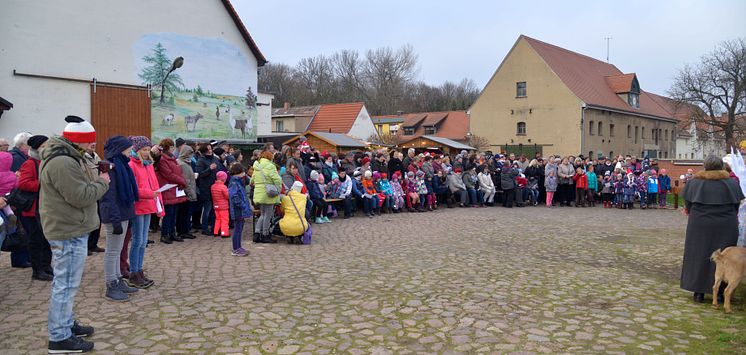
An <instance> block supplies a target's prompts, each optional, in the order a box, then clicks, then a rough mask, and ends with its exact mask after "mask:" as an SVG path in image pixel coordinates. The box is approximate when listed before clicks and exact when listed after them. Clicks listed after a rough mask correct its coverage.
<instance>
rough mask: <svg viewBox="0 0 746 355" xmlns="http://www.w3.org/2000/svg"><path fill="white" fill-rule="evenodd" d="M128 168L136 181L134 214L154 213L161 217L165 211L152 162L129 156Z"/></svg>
mask: <svg viewBox="0 0 746 355" xmlns="http://www.w3.org/2000/svg"><path fill="white" fill-rule="evenodd" d="M130 168H131V169H132V172H133V173H134V174H135V181H137V193H138V195H139V196H138V197H139V199H138V200H137V201H135V214H136V215H138V216H142V215H146V214H151V213H155V214H157V215H158V217H163V216H164V215H165V214H166V212H165V210H164V209H163V196H162V195H161V193H160V192H159V193H158V194H157V195H155V194H154V192H155V191H158V189H159V188H160V185H159V184H158V178H157V177H156V176H155V169H153V164H152V163H145V164H143V162H142V161H141V160H140V159H136V158H130Z"/></svg>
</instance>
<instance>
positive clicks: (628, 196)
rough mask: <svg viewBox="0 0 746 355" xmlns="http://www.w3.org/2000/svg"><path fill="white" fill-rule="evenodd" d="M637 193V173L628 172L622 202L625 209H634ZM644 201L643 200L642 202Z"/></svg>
mask: <svg viewBox="0 0 746 355" xmlns="http://www.w3.org/2000/svg"><path fill="white" fill-rule="evenodd" d="M636 193H637V183H636V182H635V175H634V174H632V173H628V174H627V181H626V182H625V184H624V198H623V200H622V203H623V204H624V208H625V209H632V208H633V206H634V203H635V194H636ZM641 203H642V202H641Z"/></svg>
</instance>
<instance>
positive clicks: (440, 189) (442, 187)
mask: <svg viewBox="0 0 746 355" xmlns="http://www.w3.org/2000/svg"><path fill="white" fill-rule="evenodd" d="M433 191H435V193H436V194H444V193H446V192H448V186H446V184H445V183H442V182H441V181H440V177H438V176H433Z"/></svg>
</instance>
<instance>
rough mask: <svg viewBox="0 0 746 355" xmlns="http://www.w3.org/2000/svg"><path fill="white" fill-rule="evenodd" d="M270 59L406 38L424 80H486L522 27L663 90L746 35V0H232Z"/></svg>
mask: <svg viewBox="0 0 746 355" xmlns="http://www.w3.org/2000/svg"><path fill="white" fill-rule="evenodd" d="M232 3H233V5H234V6H235V7H236V9H237V11H238V13H239V15H240V16H241V19H242V20H243V21H244V23H245V25H246V27H247V28H248V30H249V32H251V35H252V37H253V38H254V40H255V41H256V42H257V44H258V46H259V48H260V50H261V51H262V52H263V53H264V55H265V56H266V57H267V59H268V60H269V61H270V62H272V63H286V64H291V65H294V64H295V63H297V62H298V60H299V59H301V58H304V57H311V56H316V55H319V54H331V53H334V52H335V51H338V50H341V49H356V50H358V51H360V52H361V53H362V52H364V51H365V50H367V49H371V48H377V47H383V46H389V47H393V48H397V47H400V46H402V45H405V44H411V45H412V46H413V47H414V49H415V52H416V53H417V54H418V55H419V66H420V68H419V69H420V70H419V77H420V79H421V80H423V81H425V82H427V83H429V84H434V85H437V84H440V83H442V82H444V81H446V80H450V81H454V82H458V81H459V80H461V79H462V78H471V79H472V80H474V82H475V83H476V84H477V85H478V86H479V87H480V89H481V88H482V87H483V86H484V84H486V83H487V81H488V80H489V78H490V77H491V76H492V74H493V73H494V71H495V69H497V66H498V65H499V64H500V62H501V61H502V59H503V58H504V57H505V55H506V54H507V53H508V51H509V50H510V48H511V47H512V46H513V43H514V42H515V41H516V39H517V38H518V36H519V35H520V34H525V35H527V36H530V37H533V38H536V39H539V40H542V41H544V42H548V43H551V44H554V45H557V46H560V47H563V48H566V49H569V50H572V51H575V52H579V53H582V54H585V55H588V56H591V57H594V58H597V59H600V60H605V59H606V41H605V40H604V37H607V36H611V37H613V39H612V40H611V50H610V59H611V60H610V61H611V63H612V64H614V65H616V66H617V67H618V68H619V69H620V70H621V71H623V72H625V73H628V72H635V73H637V77H638V80H639V81H640V86H641V87H642V89H643V90H646V91H651V92H654V93H661V94H663V93H665V92H666V91H667V90H668V88H669V87H670V85H671V82H672V79H673V76H674V75H675V74H676V70H677V69H678V68H681V67H682V66H684V64H686V63H695V62H697V61H698V59H699V57H700V56H701V55H702V54H704V53H707V52H709V51H711V50H712V49H713V48H714V46H715V45H716V44H717V43H718V42H721V41H724V40H728V39H734V38H737V37H746V22H744V14H746V1H744V0H700V1H691V0H685V1H637V0H629V1H614V2H611V1H556V0H555V1H512V2H508V1H486V0H483V1H476V0H475V1H471V0H461V1H439V0H431V1H425V0H416V1H415V0H396V1H392V0H374V1H350V0H316V1H309V0H270V1H267V0H263V1H258V0H233V1H232Z"/></svg>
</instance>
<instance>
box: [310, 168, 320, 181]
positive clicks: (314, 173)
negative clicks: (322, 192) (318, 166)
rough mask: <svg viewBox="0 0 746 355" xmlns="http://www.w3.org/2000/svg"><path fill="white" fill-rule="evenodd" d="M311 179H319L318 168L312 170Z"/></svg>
mask: <svg viewBox="0 0 746 355" xmlns="http://www.w3.org/2000/svg"><path fill="white" fill-rule="evenodd" d="M311 180H313V181H318V180H319V172H318V171H316V170H311Z"/></svg>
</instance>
